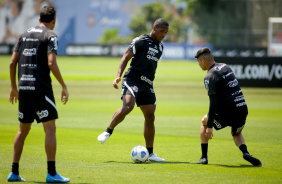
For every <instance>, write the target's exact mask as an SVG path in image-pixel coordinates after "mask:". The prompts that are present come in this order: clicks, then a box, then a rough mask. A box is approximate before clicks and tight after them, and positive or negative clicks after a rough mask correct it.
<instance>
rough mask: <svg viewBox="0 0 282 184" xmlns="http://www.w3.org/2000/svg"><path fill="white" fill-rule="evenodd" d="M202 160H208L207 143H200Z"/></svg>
mask: <svg viewBox="0 0 282 184" xmlns="http://www.w3.org/2000/svg"><path fill="white" fill-rule="evenodd" d="M201 148H202V158H208V143H202V144H201Z"/></svg>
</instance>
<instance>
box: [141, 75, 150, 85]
mask: <svg viewBox="0 0 282 184" xmlns="http://www.w3.org/2000/svg"><path fill="white" fill-rule="evenodd" d="M141 80H142V81H145V82H147V83H148V84H150V85H153V81H151V80H150V79H148V78H147V77H146V76H144V75H142V76H141Z"/></svg>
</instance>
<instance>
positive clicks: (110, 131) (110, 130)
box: [106, 127, 114, 135]
mask: <svg viewBox="0 0 282 184" xmlns="http://www.w3.org/2000/svg"><path fill="white" fill-rule="evenodd" d="M113 131H114V130H112V129H110V128H109V127H108V128H107V130H106V132H108V133H109V134H110V135H112V133H113Z"/></svg>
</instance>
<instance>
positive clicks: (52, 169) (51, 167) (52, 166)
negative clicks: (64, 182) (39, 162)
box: [47, 161, 56, 176]
mask: <svg viewBox="0 0 282 184" xmlns="http://www.w3.org/2000/svg"><path fill="white" fill-rule="evenodd" d="M47 165H48V168H47V169H48V173H49V174H50V175H51V176H55V175H56V167H55V161H48V162H47Z"/></svg>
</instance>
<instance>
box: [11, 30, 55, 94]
mask: <svg viewBox="0 0 282 184" xmlns="http://www.w3.org/2000/svg"><path fill="white" fill-rule="evenodd" d="M57 47H58V39H57V35H56V34H55V33H54V32H53V31H52V30H50V29H48V28H46V27H39V26H36V27H32V28H30V29H28V30H27V31H25V32H24V33H23V34H22V35H20V37H19V39H18V41H17V43H16V45H15V48H14V52H18V53H19V59H18V83H19V91H20V92H52V85H51V78H50V68H49V66H48V58H47V53H50V52H55V53H56V54H57Z"/></svg>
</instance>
